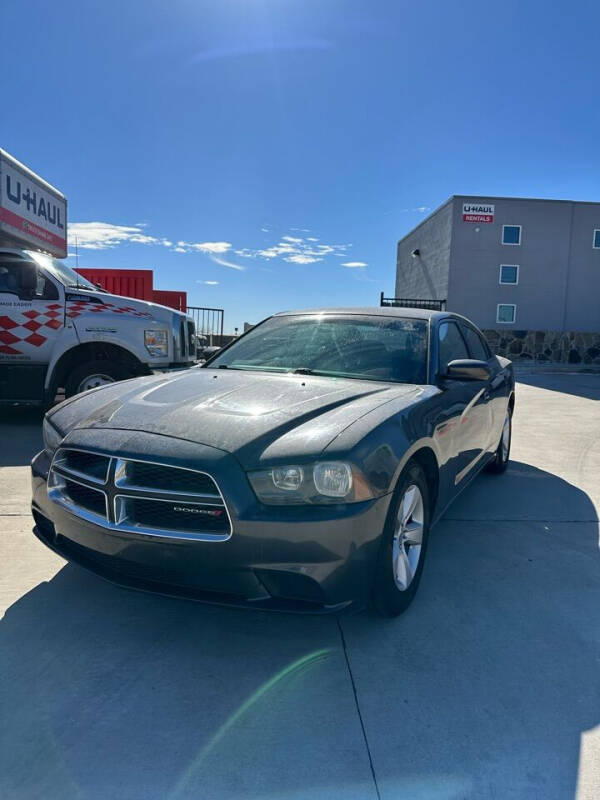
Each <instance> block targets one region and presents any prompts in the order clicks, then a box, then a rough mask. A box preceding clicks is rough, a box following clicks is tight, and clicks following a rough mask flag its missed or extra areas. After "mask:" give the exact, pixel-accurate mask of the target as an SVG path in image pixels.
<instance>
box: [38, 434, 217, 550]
mask: <svg viewBox="0 0 600 800" xmlns="http://www.w3.org/2000/svg"><path fill="white" fill-rule="evenodd" d="M48 496H49V498H50V499H51V500H53V501H54V502H55V503H57V504H58V505H60V506H63V507H64V508H66V509H67V510H68V511H70V512H71V513H72V514H75V515H77V516H79V517H82V518H83V519H88V520H89V521H91V522H94V523H95V524H99V525H102V526H103V527H106V528H109V529H111V530H116V531H124V532H130V533H138V534H147V535H149V536H161V537H166V538H178V539H199V540H204V541H223V540H225V539H228V538H229V537H230V536H231V518H230V516H229V512H228V510H227V506H226V504H225V501H224V499H223V495H222V494H221V491H220V489H219V487H218V486H217V484H216V482H215V480H214V479H213V478H212V476H210V475H208V474H207V473H206V472H202V471H200V470H195V469H187V468H184V467H174V466H170V465H168V464H160V463H157V462H153V461H143V460H137V459H123V458H117V457H115V456H109V455H107V454H104V453H95V452H92V451H87V450H80V449H77V448H67V447H63V448H59V450H58V451H57V452H56V454H55V456H54V459H53V461H52V465H51V467H50V474H49V476H48Z"/></svg>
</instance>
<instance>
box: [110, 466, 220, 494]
mask: <svg viewBox="0 0 600 800" xmlns="http://www.w3.org/2000/svg"><path fill="white" fill-rule="evenodd" d="M115 485H116V486H119V487H121V488H127V489H139V488H144V489H152V490H154V491H156V492H160V493H161V494H164V493H167V494H185V495H188V496H190V495H194V496H198V497H204V498H206V499H208V498H211V499H218V498H219V497H220V493H219V490H218V488H217V486H216V484H215V482H214V480H213V479H212V478H211V477H210V475H207V474H206V473H204V472H194V471H192V470H189V469H181V467H165V466H163V465H162V464H151V463H149V462H148V461H132V460H121V459H117V466H116V471H115Z"/></svg>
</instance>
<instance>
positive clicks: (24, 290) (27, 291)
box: [21, 264, 37, 298]
mask: <svg viewBox="0 0 600 800" xmlns="http://www.w3.org/2000/svg"><path fill="white" fill-rule="evenodd" d="M36 289H37V270H36V269H35V267H34V266H33V264H23V266H22V267H21V294H23V295H24V296H25V297H27V298H29V297H33V296H34V295H35V290H36Z"/></svg>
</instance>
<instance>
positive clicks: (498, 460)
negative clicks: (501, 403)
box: [485, 408, 512, 475]
mask: <svg viewBox="0 0 600 800" xmlns="http://www.w3.org/2000/svg"><path fill="white" fill-rule="evenodd" d="M505 434H506V436H505ZM511 441H512V411H511V409H510V408H507V409H506V417H505V418H504V423H503V425H502V433H501V434H500V441H499V442H498V447H497V448H496V454H495V455H494V458H493V459H492V460H491V461H490V462H489V463H488V464H486V467H485V469H486V472H491V473H492V474H494V475H500V474H502V473H503V472H506V468H507V467H508V460H509V458H510V444H511Z"/></svg>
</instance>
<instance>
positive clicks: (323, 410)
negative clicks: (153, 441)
mask: <svg viewBox="0 0 600 800" xmlns="http://www.w3.org/2000/svg"><path fill="white" fill-rule="evenodd" d="M420 392H421V388H420V387H417V386H413V385H407V384H389V383H380V382H374V381H358V380H349V379H336V378H324V377H316V376H300V375H291V374H277V375H271V374H266V373H258V372H250V371H238V370H230V371H227V370H217V369H214V370H213V369H208V368H202V369H198V368H196V369H191V370H187V371H185V372H181V373H177V374H175V375H170V376H164V375H158V376H151V377H148V378H137V379H134V380H130V381H123V382H121V383H118V384H114V385H111V386H105V387H102V388H100V389H96V390H92V391H90V392H86V393H85V394H83V395H81V396H78V397H75V398H72V399H71V400H67V401H66V402H65V403H63V404H62V405H61V406H59V407H58V408H57V409H56V410H55V411H54V412H51V413H50V415H49V416H50V418H51V421H52V423H53V424H54V425H55V426H56V427H58V428H59V429H60V430H61V431H62V432H64V433H67V432H71V431H72V430H74V429H77V428H94V429H98V428H112V429H121V430H141V431H145V432H148V433H156V434H161V435H165V436H172V437H176V438H180V439H186V440H188V441H192V442H197V443H199V444H204V445H208V446H210V447H216V448H219V449H220V450H224V451H226V452H229V453H234V454H235V455H236V456H237V458H238V459H239V460H240V462H241V463H242V464H243V465H245V466H259V465H262V464H266V463H267V462H272V461H277V460H281V459H282V458H291V457H298V458H301V457H309V456H311V455H318V454H319V453H320V452H321V451H322V450H323V449H324V448H325V447H326V446H327V445H328V444H329V443H330V442H331V441H332V440H333V439H334V438H335V437H336V436H338V435H339V434H340V433H341V432H342V431H343V430H345V429H346V428H347V427H348V426H349V425H351V424H352V423H353V422H355V421H356V420H357V419H359V418H360V417H362V416H364V415H365V414H368V413H369V412H370V411H372V410H373V409H374V408H376V407H377V406H379V405H381V404H382V403H385V402H388V401H390V400H394V399H396V398H398V397H403V396H405V397H406V401H407V404H410V403H411V402H413V401H414V396H415V395H418V394H419V393H420Z"/></svg>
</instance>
